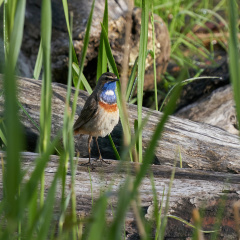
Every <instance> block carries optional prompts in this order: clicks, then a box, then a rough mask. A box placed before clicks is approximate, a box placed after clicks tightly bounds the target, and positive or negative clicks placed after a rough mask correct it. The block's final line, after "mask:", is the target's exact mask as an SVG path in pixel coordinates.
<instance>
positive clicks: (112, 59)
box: [101, 23, 120, 93]
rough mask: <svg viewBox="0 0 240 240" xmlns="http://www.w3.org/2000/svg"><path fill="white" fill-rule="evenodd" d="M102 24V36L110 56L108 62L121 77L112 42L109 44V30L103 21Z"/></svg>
mask: <svg viewBox="0 0 240 240" xmlns="http://www.w3.org/2000/svg"><path fill="white" fill-rule="evenodd" d="M101 26H102V36H103V39H104V45H105V49H106V54H107V58H108V63H109V64H110V66H111V69H112V71H113V72H114V74H115V75H116V76H117V77H118V78H119V73H118V70H117V65H116V62H115V60H114V58H113V54H112V51H111V47H110V44H109V41H108V35H107V31H106V29H105V27H104V26H103V24H102V23H101ZM119 93H120V92H119Z"/></svg>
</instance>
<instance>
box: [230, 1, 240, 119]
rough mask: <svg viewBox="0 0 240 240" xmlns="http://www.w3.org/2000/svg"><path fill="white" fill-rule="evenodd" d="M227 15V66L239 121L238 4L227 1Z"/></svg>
mask: <svg viewBox="0 0 240 240" xmlns="http://www.w3.org/2000/svg"><path fill="white" fill-rule="evenodd" d="M228 15H229V33H230V38H229V68H230V75H231V82H232V86H233V93H234V100H235V103H236V111H237V118H238V123H239V122H240V54H239V41H238V32H239V31H238V4H237V1H235V0H232V1H229V3H228Z"/></svg>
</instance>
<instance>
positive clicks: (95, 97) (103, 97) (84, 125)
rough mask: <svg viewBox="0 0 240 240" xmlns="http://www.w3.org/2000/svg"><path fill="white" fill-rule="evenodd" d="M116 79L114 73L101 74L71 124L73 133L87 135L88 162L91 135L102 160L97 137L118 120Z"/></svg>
mask: <svg viewBox="0 0 240 240" xmlns="http://www.w3.org/2000/svg"><path fill="white" fill-rule="evenodd" d="M116 81H119V79H117V77H116V75H115V74H113V73H110V72H106V73H104V74H102V76H101V77H100V78H99V80H98V83H97V86H96V87H95V89H94V91H93V92H92V94H91V95H90V96H89V97H88V99H87V101H86V102H85V105H84V107H83V109H82V111H81V113H80V116H79V117H78V119H77V121H76V122H75V124H74V126H73V130H74V135H77V134H80V135H82V134H87V135H89V138H88V153H89V162H88V164H91V162H90V159H91V141H92V137H95V140H96V144H97V148H98V153H99V159H100V160H101V161H103V158H102V155H101V152H100V149H99V145H98V141H97V139H98V137H105V136H106V135H108V134H109V133H111V132H112V130H113V128H114V127H115V126H116V125H117V123H118V121H119V110H118V106H117V96H116V93H115V89H116Z"/></svg>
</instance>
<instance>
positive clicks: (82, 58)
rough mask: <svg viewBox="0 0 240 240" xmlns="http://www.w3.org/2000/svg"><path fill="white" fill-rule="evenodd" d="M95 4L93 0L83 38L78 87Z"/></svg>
mask: <svg viewBox="0 0 240 240" xmlns="http://www.w3.org/2000/svg"><path fill="white" fill-rule="evenodd" d="M94 6H95V0H93V2H92V8H91V12H90V14H89V18H88V22H87V29H86V33H85V37H84V40H83V49H82V56H81V62H80V67H79V69H80V70H79V77H78V82H74V86H75V87H76V88H77V89H78V88H79V87H80V83H81V81H80V79H81V75H82V72H83V67H84V61H85V57H86V54H87V48H88V43H89V39H90V29H91V24H92V17H93V10H94ZM80 89H81V88H80Z"/></svg>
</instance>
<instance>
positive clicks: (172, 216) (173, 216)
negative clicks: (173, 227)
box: [167, 214, 215, 233]
mask: <svg viewBox="0 0 240 240" xmlns="http://www.w3.org/2000/svg"><path fill="white" fill-rule="evenodd" d="M167 217H169V218H172V219H175V220H178V221H180V222H182V223H184V224H186V225H187V226H189V227H191V228H194V229H195V228H196V227H195V226H194V225H192V224H191V223H189V222H188V221H186V220H184V219H182V218H180V217H178V216H175V215H171V214H169V215H167ZM200 231H201V232H203V233H214V232H215V231H203V230H200Z"/></svg>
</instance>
